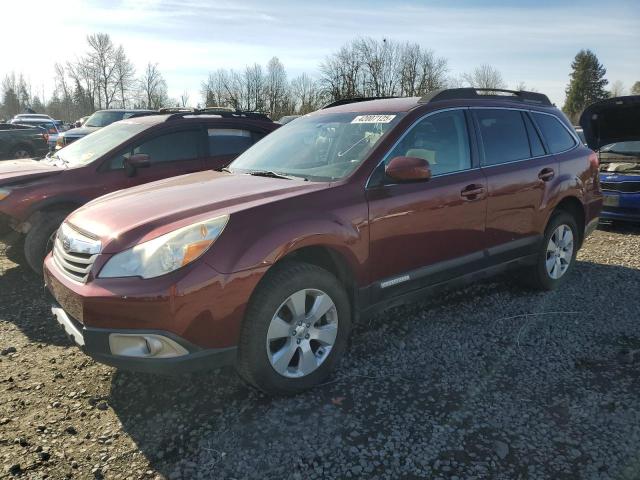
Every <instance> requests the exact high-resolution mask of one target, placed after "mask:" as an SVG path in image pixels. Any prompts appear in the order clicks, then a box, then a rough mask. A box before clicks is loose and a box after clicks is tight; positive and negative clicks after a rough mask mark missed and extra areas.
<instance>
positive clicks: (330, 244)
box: [206, 216, 369, 280]
mask: <svg viewBox="0 0 640 480" xmlns="http://www.w3.org/2000/svg"><path fill="white" fill-rule="evenodd" d="M238 230H239V229H238V228H236V229H235V232H234V234H231V232H225V234H223V237H221V241H220V242H219V243H218V242H216V245H214V246H213V248H212V250H211V255H207V257H206V261H207V263H208V264H209V265H210V266H211V267H213V268H214V269H215V270H217V271H219V272H221V273H225V274H230V273H237V272H241V271H244V270H251V269H256V268H264V267H269V266H271V265H273V264H275V263H276V262H278V261H279V260H281V259H282V258H284V257H286V256H287V255H288V254H290V253H292V252H294V251H296V250H299V249H301V248H304V247H311V246H315V247H317V246H320V247H325V248H328V249H331V250H333V251H334V252H336V253H338V254H340V255H341V256H342V257H343V258H344V260H345V261H346V262H347V264H348V265H349V267H350V268H351V270H352V271H353V272H355V273H356V276H357V280H364V279H363V278H362V279H361V278H359V277H360V276H361V275H358V274H357V272H360V271H362V266H363V265H364V264H365V262H366V260H367V257H368V253H369V252H368V237H367V234H366V228H365V227H364V225H361V224H352V223H346V222H344V221H341V220H340V219H338V218H331V217H329V216H327V217H325V218H320V219H313V220H294V221H290V222H287V223H282V224H278V225H275V226H274V227H272V228H271V229H270V230H269V231H268V232H265V233H258V234H256V233H255V232H254V234H253V235H249V234H246V235H242V236H240V237H236V235H235V234H236V232H237V231H238ZM247 233H248V232H247ZM226 234H229V235H228V236H227V237H226V238H224V235H226ZM239 238H241V239H242V241H241V242H240V241H238V239H239ZM234 239H235V242H234ZM222 252H223V253H222Z"/></svg>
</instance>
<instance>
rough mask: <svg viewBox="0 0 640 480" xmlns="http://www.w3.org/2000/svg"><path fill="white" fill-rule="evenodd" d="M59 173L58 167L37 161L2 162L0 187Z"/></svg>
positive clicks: (0, 163) (0, 166) (0, 164)
mask: <svg viewBox="0 0 640 480" xmlns="http://www.w3.org/2000/svg"><path fill="white" fill-rule="evenodd" d="M61 171H62V169H61V168H60V167H56V166H54V165H51V164H50V163H45V162H42V161H38V160H31V159H22V160H3V161H2V162H0V186H1V185H11V184H16V183H21V182H23V181H31V180H35V179H38V178H42V177H46V176H49V175H53V174H56V173H60V172H61Z"/></svg>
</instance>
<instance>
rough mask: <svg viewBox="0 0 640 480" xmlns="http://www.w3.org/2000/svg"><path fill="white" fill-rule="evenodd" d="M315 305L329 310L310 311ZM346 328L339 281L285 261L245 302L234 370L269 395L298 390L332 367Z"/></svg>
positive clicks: (343, 344) (344, 344)
mask: <svg viewBox="0 0 640 480" xmlns="http://www.w3.org/2000/svg"><path fill="white" fill-rule="evenodd" d="M301 292H302V293H301ZM301 299H303V300H302V303H300V300H301ZM331 302H332V303H331ZM330 303H331V305H330ZM289 305H292V306H293V307H294V308H293V309H292V308H289ZM296 305H297V306H298V307H300V306H301V305H303V306H304V307H302V310H301V308H297V309H296V308H295V306H296ZM316 308H318V309H319V310H320V311H321V312H325V308H328V310H326V313H323V314H322V315H314V314H313V310H314V309H316ZM294 310H297V311H298V312H300V311H302V314H300V313H298V315H295V314H294ZM276 313H277V314H278V315H279V318H278V319H276V318H275V316H276ZM296 317H297V318H296ZM302 318H304V319H305V321H299V320H300V319H302ZM280 320H282V321H280ZM350 330H351V305H350V302H349V298H348V296H347V292H346V291H345V289H344V288H343V287H342V284H341V283H340V281H339V280H338V279H337V278H336V277H335V276H333V275H332V274H331V273H329V272H328V271H326V270H324V269H323V268H320V267H317V266H315V265H310V264H306V263H298V262H284V263H282V264H281V265H277V266H276V267H274V269H273V271H271V272H268V273H267V275H266V277H265V278H264V279H263V280H262V281H261V283H260V284H259V285H258V287H257V289H256V292H255V293H254V294H253V296H252V298H251V300H250V302H249V305H248V307H247V311H246V313H245V319H244V322H243V325H242V329H241V336H240V345H239V348H238V362H237V366H236V369H237V372H238V374H239V375H240V377H242V378H243V379H244V380H245V381H246V382H248V383H250V384H251V385H253V386H254V387H256V388H258V389H259V390H261V391H263V392H264V393H266V394H268V395H292V394H296V393H299V392H302V391H304V390H307V389H309V388H311V387H313V386H315V385H318V384H320V383H322V382H323V381H324V380H326V378H327V377H328V376H329V374H330V373H331V371H332V370H333V369H334V368H335V367H336V366H337V364H338V362H339V360H340V359H341V357H342V355H343V354H344V351H345V350H346V347H347V340H348V337H349V331H350ZM334 333H335V336H334ZM331 337H333V343H332V344H331V345H330V343H331ZM269 338H271V340H269ZM320 339H322V341H321V340H320ZM324 341H326V342H327V343H324ZM287 358H289V360H287Z"/></svg>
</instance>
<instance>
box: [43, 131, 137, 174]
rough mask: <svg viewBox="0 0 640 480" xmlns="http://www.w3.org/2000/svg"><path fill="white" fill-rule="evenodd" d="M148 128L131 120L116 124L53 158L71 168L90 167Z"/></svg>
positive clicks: (67, 147)
mask: <svg viewBox="0 0 640 480" xmlns="http://www.w3.org/2000/svg"><path fill="white" fill-rule="evenodd" d="M148 126H149V125H145V124H140V123H135V122H133V121H131V120H129V121H122V122H118V123H114V124H112V125H109V126H108V127H105V128H102V129H100V130H98V131H97V132H94V133H92V134H91V135H87V136H86V137H82V138H80V139H79V140H76V141H75V142H73V143H71V144H70V145H67V146H66V147H64V148H62V149H60V150H59V151H58V152H57V153H56V154H55V155H53V156H52V157H51V158H52V159H54V160H55V159H59V160H61V161H62V162H63V163H65V164H66V165H68V166H70V167H78V166H83V165H88V164H89V163H91V162H93V161H94V160H96V159H98V158H99V157H101V156H102V155H104V154H105V153H107V152H108V151H109V150H111V149H113V148H115V147H117V146H118V145H120V144H122V143H123V142H125V141H127V140H128V139H129V138H131V137H133V136H134V135H137V134H138V133H140V132H141V131H143V130H144V129H145V128H148Z"/></svg>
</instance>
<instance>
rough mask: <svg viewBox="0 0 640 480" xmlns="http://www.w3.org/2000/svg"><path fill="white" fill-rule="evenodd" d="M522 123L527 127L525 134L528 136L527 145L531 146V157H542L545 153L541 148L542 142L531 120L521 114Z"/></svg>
mask: <svg viewBox="0 0 640 480" xmlns="http://www.w3.org/2000/svg"><path fill="white" fill-rule="evenodd" d="M523 116H524V123H525V125H526V126H527V133H528V134H529V145H530V146H531V155H532V156H534V157H540V156H542V155H544V154H545V153H546V152H545V151H544V147H543V146H542V141H541V140H540V135H538V131H537V130H536V127H534V126H533V123H532V122H531V119H530V118H529V116H528V115H526V114H523Z"/></svg>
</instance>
